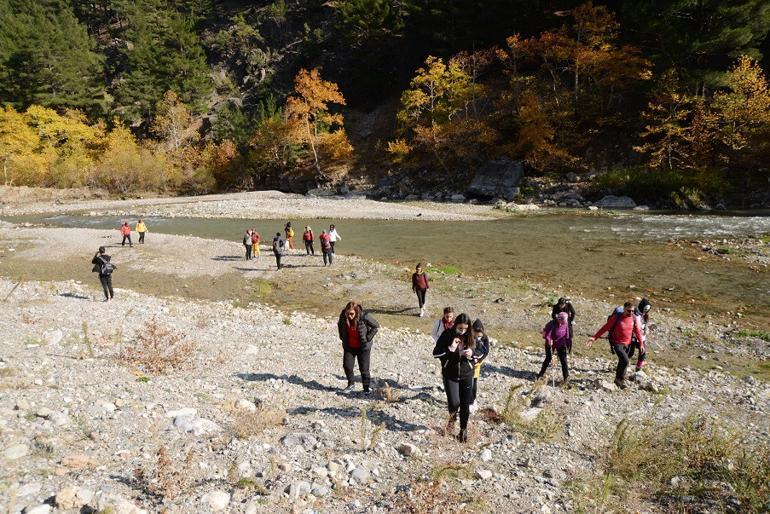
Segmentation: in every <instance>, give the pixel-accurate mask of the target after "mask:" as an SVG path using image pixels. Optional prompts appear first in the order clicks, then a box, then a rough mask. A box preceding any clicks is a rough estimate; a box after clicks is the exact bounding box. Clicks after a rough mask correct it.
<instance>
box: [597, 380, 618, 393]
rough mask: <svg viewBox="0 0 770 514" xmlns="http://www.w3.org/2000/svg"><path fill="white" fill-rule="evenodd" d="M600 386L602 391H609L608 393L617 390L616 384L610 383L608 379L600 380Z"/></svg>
mask: <svg viewBox="0 0 770 514" xmlns="http://www.w3.org/2000/svg"><path fill="white" fill-rule="evenodd" d="M597 385H598V386H599V389H601V390H602V391H607V392H608V393H612V392H614V391H615V384H610V383H609V382H607V381H606V380H599V383H598V384H597Z"/></svg>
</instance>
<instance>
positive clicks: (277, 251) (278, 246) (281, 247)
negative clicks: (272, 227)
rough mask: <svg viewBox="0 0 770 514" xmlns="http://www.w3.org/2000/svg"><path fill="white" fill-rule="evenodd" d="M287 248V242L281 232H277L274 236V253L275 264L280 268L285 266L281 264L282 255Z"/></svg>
mask: <svg viewBox="0 0 770 514" xmlns="http://www.w3.org/2000/svg"><path fill="white" fill-rule="evenodd" d="M285 250H286V243H284V241H283V239H281V233H280V232H276V233H275V237H274V238H273V255H275V265H276V266H277V267H278V269H281V268H283V266H282V265H281V257H282V256H283V253H284V251H285Z"/></svg>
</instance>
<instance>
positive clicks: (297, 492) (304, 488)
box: [286, 480, 312, 500]
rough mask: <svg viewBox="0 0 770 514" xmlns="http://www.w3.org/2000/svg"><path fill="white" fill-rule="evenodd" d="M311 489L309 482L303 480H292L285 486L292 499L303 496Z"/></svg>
mask: <svg viewBox="0 0 770 514" xmlns="http://www.w3.org/2000/svg"><path fill="white" fill-rule="evenodd" d="M311 490H312V487H311V486H310V483H309V482H305V481H304V480H298V481H296V482H292V483H291V484H290V485H289V486H288V487H287V488H286V492H287V493H289V498H290V499H292V500H296V499H298V498H300V497H302V496H305V495H306V494H309V493H310V491H311Z"/></svg>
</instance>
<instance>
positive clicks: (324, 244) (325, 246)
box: [318, 230, 334, 266]
mask: <svg viewBox="0 0 770 514" xmlns="http://www.w3.org/2000/svg"><path fill="white" fill-rule="evenodd" d="M318 241H319V242H320V243H321V253H322V254H323V256H324V266H326V265H327V264H326V262H327V261H328V262H329V264H328V265H329V266H331V265H332V259H333V257H334V252H332V244H331V240H330V239H329V234H327V233H326V231H325V230H322V231H321V235H320V236H318Z"/></svg>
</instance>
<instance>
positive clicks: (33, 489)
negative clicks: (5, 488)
mask: <svg viewBox="0 0 770 514" xmlns="http://www.w3.org/2000/svg"><path fill="white" fill-rule="evenodd" d="M42 489H43V485H42V484H41V483H39V482H30V483H29V484H24V485H23V486H21V487H19V489H18V490H17V491H16V496H18V497H20V498H23V497H25V496H34V495H36V494H38V493H39V492H40V491H41V490H42Z"/></svg>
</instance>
